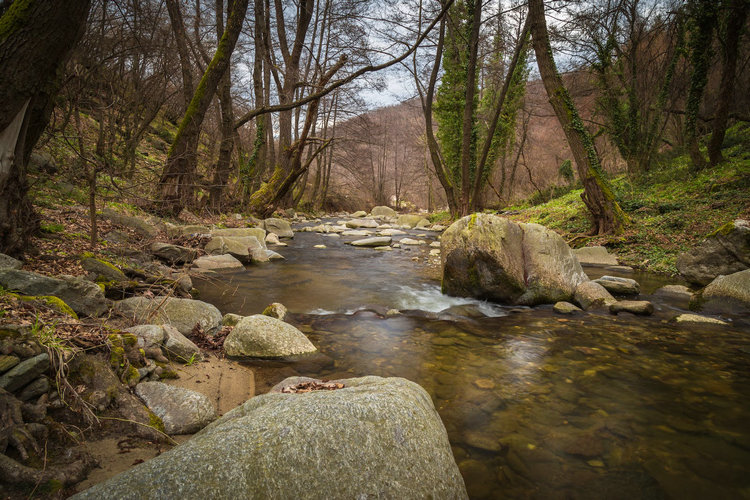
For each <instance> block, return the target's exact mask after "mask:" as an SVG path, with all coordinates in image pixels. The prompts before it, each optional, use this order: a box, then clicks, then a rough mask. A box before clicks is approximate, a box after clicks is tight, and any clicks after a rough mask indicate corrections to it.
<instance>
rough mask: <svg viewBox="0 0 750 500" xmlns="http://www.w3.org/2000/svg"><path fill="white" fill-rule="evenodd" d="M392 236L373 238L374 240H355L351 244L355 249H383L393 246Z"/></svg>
mask: <svg viewBox="0 0 750 500" xmlns="http://www.w3.org/2000/svg"><path fill="white" fill-rule="evenodd" d="M391 241H392V239H391V237H390V236H373V237H372V238H364V239H361V240H354V241H352V242H350V243H349V244H350V245H352V246H355V247H382V246H385V245H390V244H391Z"/></svg>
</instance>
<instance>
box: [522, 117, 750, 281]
mask: <svg viewBox="0 0 750 500" xmlns="http://www.w3.org/2000/svg"><path fill="white" fill-rule="evenodd" d="M723 154H724V157H725V160H726V161H725V162H723V163H721V164H719V165H717V166H716V167H713V168H707V169H705V170H703V171H700V172H693V171H692V170H691V163H690V159H689V157H688V156H687V155H686V154H683V155H677V154H672V155H665V156H664V157H663V158H661V159H660V160H659V161H658V162H657V163H656V164H654V165H653V167H652V169H651V171H649V172H648V173H646V174H645V175H642V176H640V177H638V178H631V177H628V176H626V175H619V176H617V177H614V178H612V179H611V182H612V187H613V190H614V192H615V195H616V196H617V199H618V201H619V203H620V206H621V207H622V208H623V210H624V211H625V212H626V213H627V214H628V215H629V216H630V218H631V224H630V225H629V226H628V227H627V228H626V230H625V232H624V233H623V234H622V235H619V236H611V235H609V236H597V237H592V238H585V237H584V238H581V237H580V236H581V235H583V234H585V233H586V232H587V231H588V230H589V228H590V223H589V219H588V214H587V210H586V207H585V206H584V204H583V202H582V200H581V193H582V192H583V190H582V189H580V188H579V189H573V190H571V191H570V192H568V193H566V194H564V195H562V196H559V197H557V198H554V199H552V200H550V201H548V202H547V203H543V204H540V205H535V206H532V203H531V201H536V200H527V201H525V202H523V203H521V204H519V205H517V206H514V207H509V208H510V209H511V210H517V211H519V213H518V214H515V215H509V216H508V217H509V218H511V219H514V220H517V221H522V222H535V223H538V224H542V225H544V226H547V227H549V228H551V229H554V230H555V231H557V232H559V233H561V234H563V235H564V237H565V239H566V240H568V241H572V242H573V245H574V246H585V245H604V246H606V247H607V248H608V249H609V250H610V252H613V253H615V254H617V256H618V258H619V259H620V260H621V261H622V262H624V263H626V264H629V265H633V266H636V267H640V268H643V269H647V270H650V271H655V272H662V273H669V274H674V273H676V272H677V269H676V267H675V262H676V260H677V256H678V255H679V254H680V253H681V252H684V251H685V250H687V249H689V248H691V247H692V246H694V245H696V244H697V243H699V242H700V241H701V240H702V239H703V238H705V237H706V236H708V235H709V234H711V233H712V232H713V231H715V230H716V229H717V228H719V227H720V226H722V225H724V224H726V223H727V222H731V221H733V220H735V219H738V218H750V125H748V124H739V125H735V126H734V127H732V128H731V129H729V130H728V132H727V138H726V140H725V143H724V149H723Z"/></svg>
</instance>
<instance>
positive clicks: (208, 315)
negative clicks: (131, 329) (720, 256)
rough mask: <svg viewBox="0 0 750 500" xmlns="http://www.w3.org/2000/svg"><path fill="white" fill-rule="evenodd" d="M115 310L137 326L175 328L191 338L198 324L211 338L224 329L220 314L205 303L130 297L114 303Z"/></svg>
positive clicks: (187, 300)
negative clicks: (220, 329)
mask: <svg viewBox="0 0 750 500" xmlns="http://www.w3.org/2000/svg"><path fill="white" fill-rule="evenodd" d="M115 309H116V310H117V311H118V312H120V313H121V314H122V315H123V316H126V317H128V318H130V319H132V320H133V321H135V322H136V323H141V324H143V323H157V324H165V325H172V326H174V327H175V328H177V330H178V331H179V332H180V333H182V334H183V335H189V334H190V332H192V330H193V328H194V327H195V325H196V324H198V325H200V327H201V328H202V329H203V331H204V332H205V333H206V334H208V335H212V334H213V333H215V332H216V331H217V330H218V329H219V328H220V327H221V313H220V312H219V310H218V309H217V308H216V307H215V306H213V305H211V304H208V303H206V302H202V301H200V300H193V299H178V298H175V297H161V296H158V297H153V298H148V297H130V298H129V299H125V300H120V301H118V302H116V303H115Z"/></svg>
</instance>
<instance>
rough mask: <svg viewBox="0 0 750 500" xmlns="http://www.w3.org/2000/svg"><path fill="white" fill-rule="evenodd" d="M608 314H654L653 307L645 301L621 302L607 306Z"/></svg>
mask: <svg viewBox="0 0 750 500" xmlns="http://www.w3.org/2000/svg"><path fill="white" fill-rule="evenodd" d="M609 312H611V313H612V314H618V313H621V312H628V313H631V314H637V315H639V316H650V315H652V314H654V305H653V304H652V303H651V302H649V301H647V300H621V301H619V302H615V303H614V304H612V305H610V306H609Z"/></svg>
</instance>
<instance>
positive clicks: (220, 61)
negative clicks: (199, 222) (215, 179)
mask: <svg viewBox="0 0 750 500" xmlns="http://www.w3.org/2000/svg"><path fill="white" fill-rule="evenodd" d="M248 1H249V0H235V2H234V3H233V4H232V11H231V14H230V15H229V18H228V19H227V26H226V29H225V30H224V34H223V36H222V37H221V41H220V42H219V46H218V47H217V48H216V53H215V54H214V57H213V59H211V63H210V64H209V65H208V67H207V68H206V72H205V73H204V74H203V77H202V78H201V81H200V83H199V84H198V88H196V90H195V94H194V95H193V98H192V100H191V101H190V105H189V106H188V109H187V111H186V112H185V116H184V117H183V119H182V122H181V123H180V128H179V129H178V130H177V136H176V137H175V140H174V143H173V144H172V147H171V148H170V149H169V153H168V155H167V163H166V165H165V166H164V170H163V171H162V175H161V179H160V180H159V195H158V196H159V202H160V206H159V207H158V209H159V211H161V212H162V213H167V214H172V215H176V214H178V213H179V212H180V210H181V209H182V208H183V207H184V206H191V205H192V204H193V201H194V200H193V195H194V188H195V177H196V171H195V157H196V154H197V144H198V141H197V138H198V137H199V135H200V131H201V126H202V125H203V119H204V118H205V116H206V111H208V107H209V106H210V104H211V100H212V99H213V97H214V94H216V88H217V87H218V85H219V81H220V80H221V78H222V77H223V76H224V73H225V72H226V69H227V68H228V67H229V63H230V60H231V57H232V52H233V51H234V46H235V44H236V43H237V38H238V37H239V35H240V31H241V30H242V23H243V22H244V20H245V13H246V12H247V4H248Z"/></svg>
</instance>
